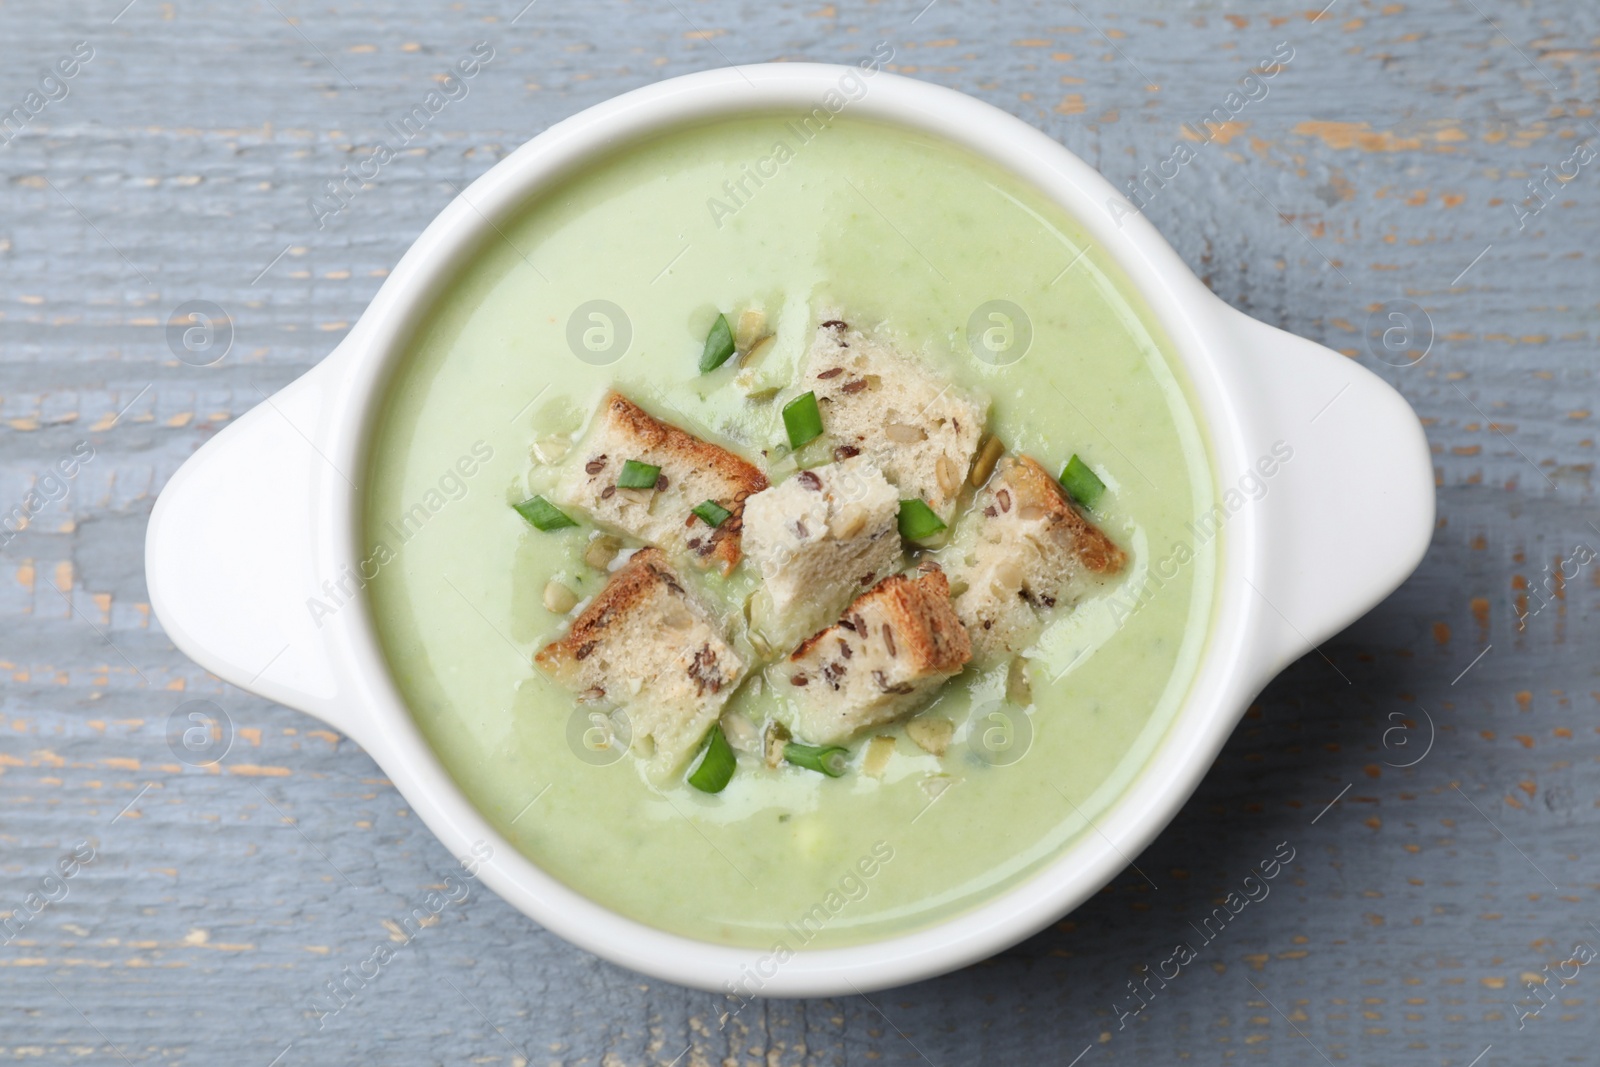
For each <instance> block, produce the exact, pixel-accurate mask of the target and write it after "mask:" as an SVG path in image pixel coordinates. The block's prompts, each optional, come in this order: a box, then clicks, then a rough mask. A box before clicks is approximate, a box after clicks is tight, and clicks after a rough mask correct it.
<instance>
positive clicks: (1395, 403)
mask: <svg viewBox="0 0 1600 1067" xmlns="http://www.w3.org/2000/svg"><path fill="white" fill-rule="evenodd" d="M1225 314H1226V323H1227V326H1228V328H1229V332H1231V334H1232V335H1233V337H1234V338H1235V341H1236V344H1237V350H1236V352H1235V356H1236V359H1237V362H1238V364H1239V369H1240V371H1241V372H1242V373H1241V374H1240V375H1239V389H1240V394H1241V395H1240V397H1239V410H1240V411H1241V412H1242V413H1243V426H1244V431H1245V442H1244V444H1245V448H1246V450H1247V451H1246V453H1245V454H1246V456H1247V457H1248V458H1247V459H1246V462H1247V463H1249V464H1251V469H1250V470H1248V471H1246V470H1240V471H1232V472H1230V471H1226V470H1224V471H1221V472H1219V473H1220V474H1221V477H1222V484H1221V486H1220V489H1221V490H1222V492H1223V501H1222V502H1223V504H1224V507H1225V508H1226V505H1227V504H1228V503H1229V499H1228V495H1227V494H1228V492H1229V491H1230V490H1232V491H1234V492H1235V493H1237V494H1239V495H1240V496H1242V497H1243V498H1244V500H1245V503H1244V504H1243V505H1242V507H1246V508H1250V507H1254V508H1258V509H1259V515H1260V522H1259V523H1258V524H1257V527H1256V528H1257V530H1258V531H1259V533H1258V537H1259V540H1258V542H1257V544H1256V546H1255V555H1254V563H1255V566H1254V576H1253V577H1252V578H1251V579H1250V581H1251V584H1252V585H1253V586H1254V587H1255V590H1254V592H1253V593H1251V594H1250V595H1251V596H1253V597H1254V598H1255V600H1256V607H1258V608H1259V609H1260V610H1259V611H1258V613H1257V617H1258V620H1259V623H1258V626H1257V633H1258V634H1259V639H1258V641H1257V647H1258V649H1259V650H1260V654H1261V660H1262V664H1263V666H1264V667H1265V668H1267V673H1266V674H1265V675H1264V677H1263V679H1262V681H1263V683H1265V681H1266V680H1267V679H1269V678H1271V677H1272V675H1275V674H1277V673H1278V672H1279V671H1280V670H1282V669H1283V668H1284V667H1285V666H1287V665H1288V664H1289V663H1290V662H1291V661H1292V660H1294V659H1297V658H1299V657H1300V656H1302V655H1304V654H1306V653H1307V652H1310V651H1311V650H1312V649H1314V648H1316V647H1317V646H1319V645H1320V644H1321V643H1322V642H1323V641H1325V640H1327V639H1328V638H1329V637H1332V636H1333V635H1334V634H1336V633H1338V632H1339V631H1340V630H1342V629H1344V628H1345V627H1346V626H1349V625H1350V624H1351V623H1352V622H1354V621H1355V620H1356V619H1358V618H1360V617H1361V616H1362V615H1364V614H1365V613H1366V612H1367V611H1369V610H1370V609H1371V608H1372V607H1374V606H1375V605H1376V604H1377V603H1378V602H1379V601H1381V600H1382V599H1383V598H1384V597H1386V596H1388V595H1389V594H1390V593H1391V592H1393V591H1394V590H1395V589H1396V588H1397V587H1398V586H1399V585H1400V583H1401V582H1403V581H1405V579H1406V578H1407V577H1408V576H1409V575H1410V574H1411V572H1412V571H1414V570H1416V568H1417V564H1418V563H1420V562H1421V561H1422V556H1423V554H1424V553H1425V552H1426V551H1427V548H1428V543H1429V541H1430V540H1431V539H1432V537H1433V526H1434V476H1433V460H1432V457H1431V454H1430V452H1429V449H1428V441H1427V437H1426V436H1425V435H1424V434H1423V430H1422V424H1421V423H1420V422H1419V421H1418V419H1417V415H1416V413H1415V412H1414V411H1412V410H1411V405H1409V404H1407V403H1406V401H1405V399H1404V398H1403V397H1402V396H1401V395H1400V394H1399V393H1398V392H1396V391H1395V390H1394V389H1393V388H1392V387H1391V386H1390V385H1389V384H1388V383H1387V382H1385V381H1384V380H1383V379H1381V378H1379V377H1378V376H1377V375H1376V374H1373V373H1372V372H1371V371H1369V370H1367V369H1366V368H1365V367H1362V366H1361V365H1360V364H1358V363H1357V362H1356V361H1355V360H1353V359H1350V358H1348V357H1346V356H1342V355H1340V354H1339V353H1337V352H1334V351H1332V350H1331V349H1328V348H1324V347H1323V346H1322V345H1319V344H1316V343H1315V342H1313V341H1308V340H1306V339H1304V338H1302V337H1296V336H1295V335H1294V334H1291V333H1285V332H1284V331H1283V330H1280V329H1277V328H1276V327H1273V326H1268V325H1267V324H1266V323H1263V322H1258V321H1257V320H1255V319H1252V318H1250V317H1249V316H1247V315H1244V314H1241V313H1240V312H1238V311H1235V310H1233V309H1232V308H1227V310H1226V313H1225ZM1261 457H1267V458H1266V459H1262V458H1261ZM1257 464H1259V466H1258V465H1257ZM1269 471H1270V472H1271V473H1270V474H1269V473H1268V472H1269ZM1251 474H1254V475H1255V478H1254V479H1249V475H1251ZM1260 486H1264V487H1265V488H1264V490H1263V489H1261V488H1259V487H1260ZM1263 492H1264V495H1262V496H1261V497H1260V499H1259V500H1257V501H1253V502H1252V501H1251V500H1250V498H1251V497H1252V496H1254V495H1255V494H1257V493H1263ZM1237 499H1238V497H1235V498H1234V500H1235V501H1236V500H1237Z"/></svg>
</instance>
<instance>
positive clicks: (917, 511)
mask: <svg viewBox="0 0 1600 1067" xmlns="http://www.w3.org/2000/svg"><path fill="white" fill-rule="evenodd" d="M944 528H945V527H944V523H943V522H942V521H940V519H939V516H937V515H935V514H934V513H933V509H932V508H930V507H929V506H928V505H927V504H925V503H923V501H922V500H921V498H918V499H916V500H902V501H900V536H901V537H904V538H905V539H906V540H907V541H920V540H922V539H923V538H924V537H932V536H933V535H934V534H936V533H938V532H939V531H940V530H942V529H944Z"/></svg>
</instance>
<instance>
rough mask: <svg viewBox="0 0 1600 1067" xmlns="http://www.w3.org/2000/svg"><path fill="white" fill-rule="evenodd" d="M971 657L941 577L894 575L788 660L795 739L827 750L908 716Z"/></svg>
mask: <svg viewBox="0 0 1600 1067" xmlns="http://www.w3.org/2000/svg"><path fill="white" fill-rule="evenodd" d="M971 658H972V645H971V641H970V639H969V638H968V635H967V631H966V629H965V628H964V627H963V626H962V625H961V620H960V619H959V618H957V617H956V613H955V611H954V609H953V608H952V607H951V604H950V584H949V582H948V580H947V579H946V578H945V576H944V573H943V572H942V571H938V570H932V571H929V572H926V573H924V574H922V575H921V576H920V577H918V578H915V579H913V578H910V577H907V576H906V575H901V574H896V575H891V576H890V577H888V578H885V579H883V580H882V581H881V582H879V583H878V584H877V585H875V586H873V587H872V588H871V589H869V590H868V591H867V592H865V593H863V594H862V595H861V596H859V597H857V598H856V600H855V602H854V603H852V604H851V605H850V607H849V608H848V609H847V610H846V611H845V613H844V616H843V617H842V618H841V619H840V620H839V621H838V622H836V623H834V624H833V625H832V626H829V627H827V628H826V629H824V630H821V631H819V632H818V633H815V634H813V635H812V636H811V637H809V638H807V639H806V640H805V641H804V642H803V643H802V644H801V645H800V647H799V648H797V649H795V651H794V653H793V654H792V655H791V656H790V657H789V664H788V668H787V671H788V674H789V685H790V690H789V692H790V694H791V695H792V696H793V697H794V699H795V702H796V704H797V706H798V708H799V712H800V714H799V719H798V720H797V722H796V724H795V726H796V729H795V733H796V735H797V736H800V737H803V738H805V739H806V740H808V741H813V742H817V743H831V742H835V741H841V740H844V739H845V738H848V737H850V736H851V735H852V734H854V733H856V732H857V731H859V730H862V729H865V728H866V727H869V726H877V725H881V724H882V723H886V722H890V721H892V720H894V719H898V718H901V717H903V716H905V715H909V714H910V713H911V712H913V711H915V710H916V709H917V708H919V707H921V706H922V704H923V703H924V702H925V701H926V700H927V699H928V698H929V697H930V696H932V695H933V693H934V692H935V691H936V690H937V689H938V688H939V686H940V685H942V684H943V683H944V681H945V680H946V679H947V678H950V677H952V676H953V675H956V674H959V673H960V672H961V669H962V667H964V666H965V665H966V663H967V661H968V660H969V659H971Z"/></svg>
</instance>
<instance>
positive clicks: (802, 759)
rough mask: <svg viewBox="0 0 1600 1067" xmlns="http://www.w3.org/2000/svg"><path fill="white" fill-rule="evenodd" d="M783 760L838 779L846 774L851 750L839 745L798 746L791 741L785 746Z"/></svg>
mask: <svg viewBox="0 0 1600 1067" xmlns="http://www.w3.org/2000/svg"><path fill="white" fill-rule="evenodd" d="M783 758H784V759H785V760H787V761H788V762H790V763H792V764H794V765H795V766H796V767H804V768H805V769H806V770H808V771H817V772H818V773H820V774H826V775H827V776H828V777H829V778H837V777H839V776H840V775H841V774H843V773H844V772H845V761H846V760H848V759H849V758H850V750H849V749H847V748H840V747H839V746H838V745H822V746H814V745H798V744H795V743H794V742H793V741H790V742H788V743H787V744H785V745H784V746H783Z"/></svg>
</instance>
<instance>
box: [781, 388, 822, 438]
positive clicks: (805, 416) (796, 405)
mask: <svg viewBox="0 0 1600 1067" xmlns="http://www.w3.org/2000/svg"><path fill="white" fill-rule="evenodd" d="M783 428H784V429H785V430H787V431H789V447H790V448H799V447H800V446H801V445H805V444H808V443H810V442H812V441H815V440H816V439H817V438H819V437H821V436H822V412H820V411H818V410H817V394H816V393H802V394H800V395H799V396H797V397H795V398H794V399H793V400H791V401H789V402H788V403H787V404H785V405H783Z"/></svg>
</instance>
